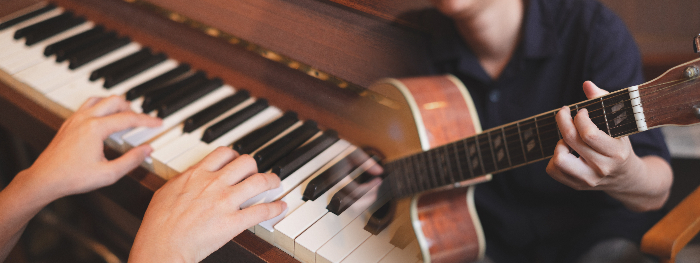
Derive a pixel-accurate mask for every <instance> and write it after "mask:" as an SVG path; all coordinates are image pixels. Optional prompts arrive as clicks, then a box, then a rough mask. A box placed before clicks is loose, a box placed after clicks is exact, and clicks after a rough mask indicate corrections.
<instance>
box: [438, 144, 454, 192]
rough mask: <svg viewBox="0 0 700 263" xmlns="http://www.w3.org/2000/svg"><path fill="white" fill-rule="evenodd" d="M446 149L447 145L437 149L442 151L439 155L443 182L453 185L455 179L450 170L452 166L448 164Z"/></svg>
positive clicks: (448, 155) (448, 154)
mask: <svg viewBox="0 0 700 263" xmlns="http://www.w3.org/2000/svg"><path fill="white" fill-rule="evenodd" d="M448 148H449V147H448V146H447V145H445V146H441V147H440V148H438V149H442V150H443V152H442V153H441V154H440V157H441V158H440V161H441V167H442V168H443V180H444V181H445V182H447V183H448V184H454V183H455V181H456V180H457V179H455V172H454V171H453V170H452V164H450V153H449V151H448Z"/></svg>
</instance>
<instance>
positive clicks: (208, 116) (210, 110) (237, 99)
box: [182, 90, 250, 132]
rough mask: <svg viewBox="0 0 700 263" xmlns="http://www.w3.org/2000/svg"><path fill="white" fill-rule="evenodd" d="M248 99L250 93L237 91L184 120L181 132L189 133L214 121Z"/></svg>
mask: <svg viewBox="0 0 700 263" xmlns="http://www.w3.org/2000/svg"><path fill="white" fill-rule="evenodd" d="M248 98H250V93H248V91H247V90H238V91H237V92H236V94H233V95H231V96H228V97H226V98H224V99H222V100H220V101H219V102H217V103H215V104H214V105H211V106H209V107H207V108H206V109H204V110H202V111H200V112H198V113H197V114H195V115H192V116H191V117H189V118H187V119H186V120H185V126H184V127H183V128H182V131H183V132H191V131H194V130H196V129H198V128H199V127H202V125H204V124H206V123H207V122H210V121H211V120H213V119H215V118H216V117H217V116H219V115H221V114H223V113H224V112H226V111H228V110H229V109H232V108H233V107H236V106H238V105H239V104H241V103H242V102H244V101H245V100H247V99H248Z"/></svg>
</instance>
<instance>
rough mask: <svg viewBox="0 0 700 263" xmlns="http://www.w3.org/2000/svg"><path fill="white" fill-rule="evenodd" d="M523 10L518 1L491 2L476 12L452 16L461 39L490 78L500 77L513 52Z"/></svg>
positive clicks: (518, 34)
mask: <svg viewBox="0 0 700 263" xmlns="http://www.w3.org/2000/svg"><path fill="white" fill-rule="evenodd" d="M524 10H525V7H524V3H523V1H522V0H512V1H491V2H489V3H488V4H485V6H483V7H482V8H481V10H479V11H477V12H468V13H466V12H465V13H458V14H455V15H454V16H453V17H452V18H453V19H454V20H455V24H456V26H457V30H458V31H459V34H460V35H461V36H462V39H464V41H465V42H466V43H467V44H468V45H469V47H470V48H471V49H472V50H473V51H474V53H475V54H476V56H477V58H478V59H479V62H480V63H481V66H482V67H483V68H484V70H486V73H488V74H489V76H491V78H493V79H496V78H498V76H500V74H501V72H502V71H503V69H504V68H505V66H506V65H507V64H508V61H510V58H511V57H512V56H513V53H514V52H515V49H516V47H517V45H518V42H519V40H520V34H521V33H520V32H521V27H522V23H523V17H524Z"/></svg>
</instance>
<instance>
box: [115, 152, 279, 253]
mask: <svg viewBox="0 0 700 263" xmlns="http://www.w3.org/2000/svg"><path fill="white" fill-rule="evenodd" d="M257 171H258V169H257V166H256V164H255V160H253V158H252V157H251V156H249V155H243V156H238V153H236V152H235V151H233V150H231V149H230V148H227V147H219V148H217V149H216V150H215V151H214V152H212V153H211V154H209V155H208V156H207V157H206V158H204V160H202V161H201V162H199V163H198V164H196V165H195V166H193V167H192V168H190V169H189V170H187V171H186V172H185V173H183V174H180V175H178V176H176V177H175V178H173V179H172V180H170V181H168V182H167V183H166V184H165V185H163V187H161V188H160V189H158V191H156V193H155V194H154V195H153V199H152V200H151V203H150V204H149V205H148V210H146V215H145V216H144V218H143V221H142V223H141V227H140V228H139V232H138V234H137V235H136V240H135V241H134V245H133V247H132V249H131V253H130V255H129V261H130V262H199V261H202V260H203V259H204V258H205V257H206V256H208V255H209V254H211V253H212V252H214V251H216V250H218V249H219V248H221V247H222V246H223V245H224V244H226V243H227V242H228V241H229V240H231V238H232V237H234V236H236V235H238V234H240V233H241V232H243V231H245V230H246V229H247V228H249V227H251V226H254V225H255V224H257V223H258V222H262V221H264V220H267V219H270V218H272V217H274V216H277V215H279V214H280V213H281V212H282V211H283V210H284V209H285V208H286V205H285V203H284V202H282V201H276V202H272V203H266V204H261V205H256V206H252V207H248V208H245V209H240V210H239V207H240V205H241V203H243V201H245V200H248V199H249V198H251V197H253V196H255V195H257V194H260V193H261V192H264V191H266V190H269V189H274V188H276V187H278V186H279V184H280V180H279V177H277V176H276V175H274V174H269V173H257Z"/></svg>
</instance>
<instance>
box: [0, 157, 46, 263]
mask: <svg viewBox="0 0 700 263" xmlns="http://www.w3.org/2000/svg"><path fill="white" fill-rule="evenodd" d="M26 173H28V171H27V170H25V171H22V172H20V174H18V175H17V176H16V177H15V179H14V180H13V181H12V182H11V183H10V184H9V185H8V186H7V187H6V188H5V189H3V190H2V191H0V261H4V260H5V258H6V257H7V255H8V254H9V253H10V251H11V250H12V248H13V247H14V246H15V244H17V241H18V240H19V238H20V236H21V235H22V232H24V229H25V228H26V226H27V223H29V220H31V219H32V218H33V217H34V216H35V215H36V214H37V213H39V211H40V210H41V209H42V208H43V207H44V206H46V205H47V204H49V203H50V202H52V201H53V200H54V199H55V198H52V197H50V195H49V194H48V193H46V191H42V189H40V185H37V184H35V183H33V182H30V181H29V180H25V178H26V177H25V176H23V175H24V174H26Z"/></svg>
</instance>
